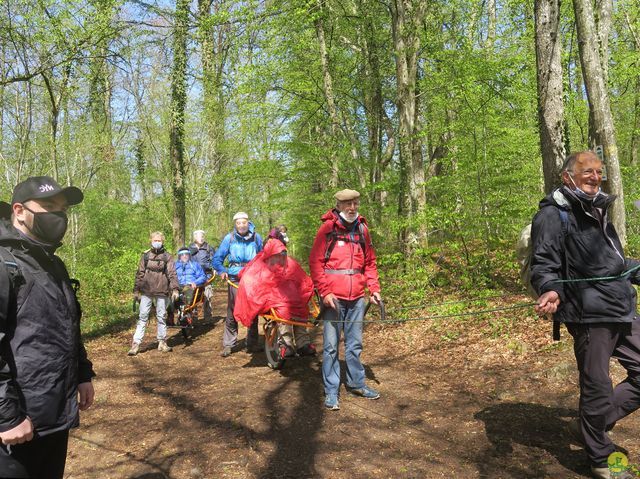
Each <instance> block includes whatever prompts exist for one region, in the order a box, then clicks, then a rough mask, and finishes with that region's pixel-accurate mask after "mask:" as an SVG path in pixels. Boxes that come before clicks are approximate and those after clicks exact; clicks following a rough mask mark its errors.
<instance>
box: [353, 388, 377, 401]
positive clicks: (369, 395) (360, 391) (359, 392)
mask: <svg viewBox="0 0 640 479" xmlns="http://www.w3.org/2000/svg"><path fill="white" fill-rule="evenodd" d="M349 392H350V393H351V394H355V395H356V396H360V397H363V398H365V399H378V398H379V397H380V393H379V392H378V391H376V390H375V389H373V388H370V387H369V386H362V387H361V388H349Z"/></svg>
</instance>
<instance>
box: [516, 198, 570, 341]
mask: <svg viewBox="0 0 640 479" xmlns="http://www.w3.org/2000/svg"><path fill="white" fill-rule="evenodd" d="M557 209H558V214H559V215H560V223H561V224H562V236H563V238H564V237H566V235H567V231H568V229H569V213H568V212H567V210H565V209H562V208H557ZM516 256H517V258H518V263H520V279H521V281H522V283H523V284H524V286H525V287H526V288H527V293H529V296H531V298H533V299H538V293H537V292H536V290H535V289H534V288H533V286H532V285H531V259H532V256H533V244H532V241H531V223H529V224H528V225H527V226H525V227H524V228H523V229H522V231H521V232H520V236H519V238H518V242H517V243H516ZM553 339H554V340H555V341H558V340H559V339H560V323H559V322H558V321H554V322H553Z"/></svg>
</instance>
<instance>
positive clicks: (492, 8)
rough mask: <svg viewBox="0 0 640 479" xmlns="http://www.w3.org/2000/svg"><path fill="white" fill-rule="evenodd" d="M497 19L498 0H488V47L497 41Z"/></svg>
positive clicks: (491, 46)
mask: <svg viewBox="0 0 640 479" xmlns="http://www.w3.org/2000/svg"><path fill="white" fill-rule="evenodd" d="M497 20H498V15H497V12H496V0H487V47H488V48H490V49H491V48H493V44H494V43H495V41H496V24H497V23H498V21H497Z"/></svg>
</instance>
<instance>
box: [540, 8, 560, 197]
mask: <svg viewBox="0 0 640 479" xmlns="http://www.w3.org/2000/svg"><path fill="white" fill-rule="evenodd" d="M559 27H560V0H536V2H535V36H536V65H537V73H538V74H537V79H538V128H539V133H540V150H541V153H542V171H543V175H544V189H545V192H546V193H549V192H551V191H552V190H553V189H554V188H556V187H558V186H559V185H560V183H561V181H560V170H561V168H562V163H563V161H564V157H565V149H564V138H563V136H564V135H563V133H564V104H563V88H562V82H563V78H562V51H561V50H562V42H561V38H560V35H559Z"/></svg>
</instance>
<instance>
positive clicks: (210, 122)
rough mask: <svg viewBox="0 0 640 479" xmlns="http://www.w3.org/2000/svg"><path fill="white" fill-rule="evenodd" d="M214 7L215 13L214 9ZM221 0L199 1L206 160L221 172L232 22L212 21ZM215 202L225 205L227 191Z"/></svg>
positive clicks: (216, 205)
mask: <svg viewBox="0 0 640 479" xmlns="http://www.w3.org/2000/svg"><path fill="white" fill-rule="evenodd" d="M212 8H213V9H214V10H215V12H212ZM220 8H221V2H220V1H219V0H215V1H214V0H198V21H199V25H198V37H199V41H200V48H201V58H202V78H203V80H202V90H203V95H202V97H203V108H202V127H203V129H204V138H203V146H202V152H203V159H204V164H205V165H206V168H207V169H208V170H209V171H211V173H212V174H213V175H214V176H215V175H219V174H220V173H221V172H222V170H223V168H224V166H225V164H226V158H225V153H224V141H225V118H226V114H225V106H224V99H223V92H222V75H223V72H224V66H225V63H226V58H227V52H228V48H229V46H228V41H227V34H228V30H229V27H228V25H221V26H216V27H213V26H211V25H209V23H208V20H209V17H210V15H211V14H212V13H219V10H220ZM211 205H212V207H213V210H214V211H216V212H220V211H222V209H223V207H224V200H223V192H222V191H218V190H216V191H214V192H213V193H212V198H211Z"/></svg>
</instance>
